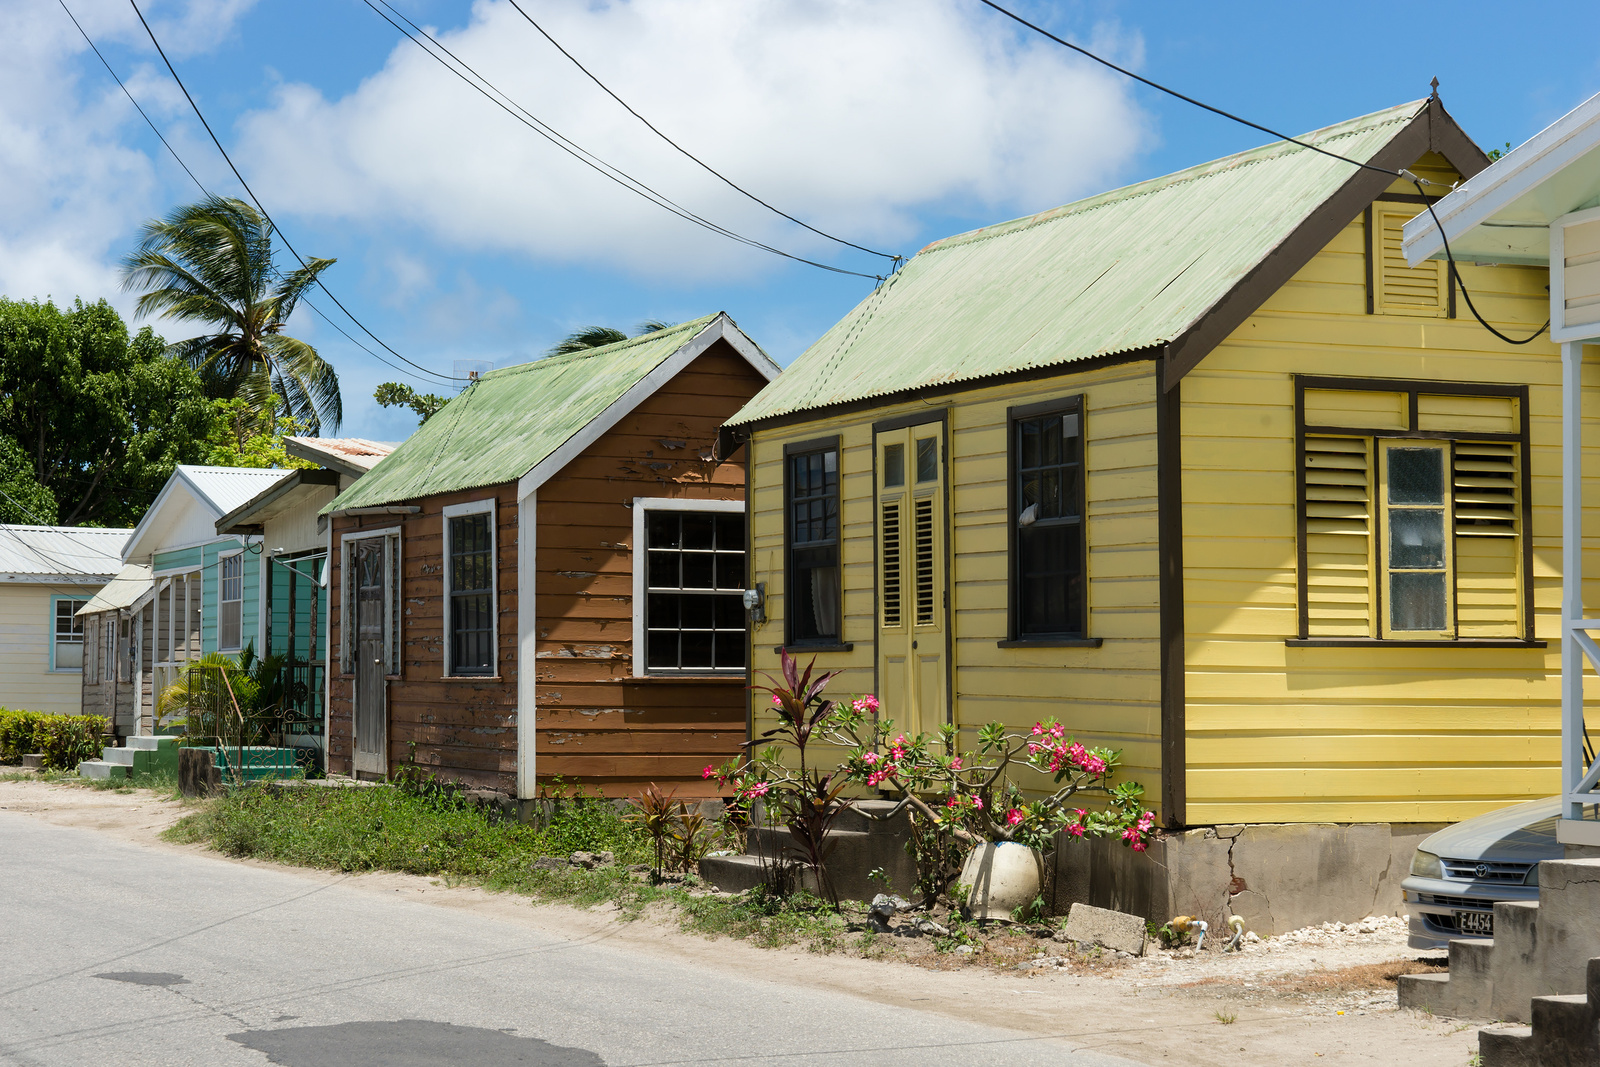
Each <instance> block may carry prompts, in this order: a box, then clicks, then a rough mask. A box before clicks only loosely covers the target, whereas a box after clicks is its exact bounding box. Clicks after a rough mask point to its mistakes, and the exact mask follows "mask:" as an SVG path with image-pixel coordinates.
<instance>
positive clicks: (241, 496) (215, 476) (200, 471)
mask: <svg viewBox="0 0 1600 1067" xmlns="http://www.w3.org/2000/svg"><path fill="white" fill-rule="evenodd" d="M177 473H178V474H179V475H181V476H182V477H183V478H184V480H185V481H187V482H188V483H189V484H190V485H192V486H193V487H194V488H195V491H196V492H198V493H199V494H200V495H201V496H203V497H205V498H206V500H207V502H209V503H210V504H211V506H212V507H214V508H216V509H217V516H218V517H219V518H220V517H221V516H223V515H226V514H227V513H228V512H230V511H232V510H233V509H234V508H236V507H238V506H239V505H241V504H245V503H248V502H249V501H250V500H251V499H252V498H254V497H255V495H256V494H257V493H259V492H261V490H263V489H265V488H266V487H267V486H269V485H271V484H272V483H273V482H275V481H277V480H278V479H279V478H284V477H287V476H288V475H289V474H290V473H291V472H290V471H286V470H279V469H277V468H273V467H266V468H263V467H196V466H191V465H190V464H187V463H184V464H180V465H179V466H178V470H177Z"/></svg>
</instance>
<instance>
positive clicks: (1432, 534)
mask: <svg viewBox="0 0 1600 1067" xmlns="http://www.w3.org/2000/svg"><path fill="white" fill-rule="evenodd" d="M1389 566H1391V567H1417V568H1433V567H1443V566H1444V511H1443V509H1439V510H1434V509H1432V508H1416V509H1412V508H1395V509H1393V510H1391V511H1390V512H1389Z"/></svg>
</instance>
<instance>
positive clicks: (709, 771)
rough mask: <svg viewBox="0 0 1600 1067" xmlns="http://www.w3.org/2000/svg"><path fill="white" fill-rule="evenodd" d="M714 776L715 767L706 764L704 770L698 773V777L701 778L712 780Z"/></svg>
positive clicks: (715, 772)
mask: <svg viewBox="0 0 1600 1067" xmlns="http://www.w3.org/2000/svg"><path fill="white" fill-rule="evenodd" d="M716 774H717V769H716V767H714V766H712V765H711V764H709V763H708V764H706V769H705V770H703V771H701V772H700V777H702V778H714V777H716Z"/></svg>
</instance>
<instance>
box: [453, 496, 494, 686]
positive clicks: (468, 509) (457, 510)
mask: <svg viewBox="0 0 1600 1067" xmlns="http://www.w3.org/2000/svg"><path fill="white" fill-rule="evenodd" d="M498 503H499V499H498V498H497V497H492V496H491V497H486V498H484V499H483V500H469V501H467V502H466V503H464V504H447V505H445V507H444V508H443V510H442V513H441V516H440V519H439V524H440V526H441V527H442V529H441V531H440V537H441V540H440V543H441V544H442V545H444V556H443V558H442V559H441V562H440V572H441V574H442V576H443V588H444V603H443V604H442V605H441V607H442V608H443V611H442V612H441V613H440V618H441V619H442V620H443V622H444V676H445V677H446V678H476V679H479V680H482V679H484V678H498V677H500V526H499V523H498V522H496V511H495V507H496V505H497V504H498ZM485 514H486V515H488V516H489V627H490V628H489V655H490V661H491V662H490V664H489V673H488V674H457V673H456V665H455V659H454V654H455V641H454V640H453V635H452V634H451V631H450V597H451V594H452V593H453V592H454V590H452V589H451V588H450V550H451V544H450V520H451V519H456V518H460V517H461V516H463V515H485Z"/></svg>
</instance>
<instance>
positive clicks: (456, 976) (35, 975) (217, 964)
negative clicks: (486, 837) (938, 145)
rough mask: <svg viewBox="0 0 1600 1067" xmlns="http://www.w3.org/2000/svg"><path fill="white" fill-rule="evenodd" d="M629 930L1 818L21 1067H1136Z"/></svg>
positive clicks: (9, 1000) (2, 989)
mask: <svg viewBox="0 0 1600 1067" xmlns="http://www.w3.org/2000/svg"><path fill="white" fill-rule="evenodd" d="M608 941H609V939H608V938H607V937H605V936H604V935H603V934H594V935H590V936H588V937H583V938H579V939H564V938H559V937H554V936H551V935H549V934H544V933H540V932H539V931H535V930H530V929H527V928H525V927H522V926H519V925H516V924H513V923H507V922H501V921H496V920H494V919H492V918H486V917H484V916H481V915H473V914H465V913H462V912H460V911H457V910H452V909H449V908H445V907H439V906H434V905H429V904H426V903H418V902H416V901H414V900H406V899H387V898H386V897H385V896H384V895H383V894H381V893H375V892H371V891H368V890H365V889H361V888H357V887H353V886H349V885H342V884H339V883H338V882H337V881H329V880H327V879H323V880H322V881H311V880H308V879H305V878H299V877H296V876H294V875H292V874H289V873H285V872H282V871H276V870H271V869H268V868H264V867H253V866H246V865H242V864H238V863H232V862H229V861H226V860H223V859H221V858H213V857H210V856H206V855H201V854H195V853H188V852H183V851H177V850H168V849H158V848H152V847H149V846H145V845H139V844H130V843H126V842H124V841H121V840H118V839H117V838H115V837H112V836H110V835H108V834H105V833H98V832H95V831H91V830H84V829H76V828H72V827H62V826H52V825H49V824H46V823H42V822H40V821H37V820H31V819H28V818H27V817H25V816H22V815H18V814H15V813H11V812H0V1063H4V1064H18V1065H34V1064H40V1065H44V1064H72V1065H78V1064H89V1063H93V1064H113V1065H122V1064H160V1065H182V1064H195V1065H201V1064H203V1065H205V1067H221V1065H227V1064H251V1065H261V1064H267V1063H272V1064H284V1065H289V1067H323V1065H335V1064H336V1065H339V1067H366V1065H374V1067H377V1065H384V1067H389V1065H393V1067H434V1065H444V1064H452V1065H453V1064H471V1065H473V1067H509V1065H512V1064H516V1065H535V1067H591V1065H593V1067H599V1065H602V1064H603V1065H608V1067H643V1065H646V1064H739V1065H743V1064H762V1063H778V1064H811V1063H817V1064H827V1065H830V1067H832V1065H841V1067H843V1065H851V1064H861V1065H867V1064H871V1065H874V1067H886V1065H896V1064H907V1065H910V1064H916V1065H918V1067H931V1065H937V1064H961V1065H963V1067H970V1065H975V1064H1045V1063H1048V1064H1052V1065H1068V1067H1109V1065H1112V1064H1122V1065H1126V1064H1129V1063H1132V1062H1133V1061H1130V1060H1126V1059H1118V1058H1115V1057H1110V1056H1106V1055H1103V1054H1099V1053H1088V1052H1081V1053H1073V1052H1072V1051H1071V1049H1070V1047H1069V1046H1067V1045H1066V1044H1064V1043H1061V1042H1058V1041H1056V1040H1052V1039H1048V1038H1039V1037H1037V1036H1034V1035H1030V1034H1024V1033H1019V1032H1014V1031H1009V1030H1004V1029H999V1028H995V1027H990V1026H984V1025H979V1024H977V1023H974V1022H963V1021H961V1020H960V1019H956V1018H951V1017H949V1016H947V1015H939V1014H933V1013H928V1012H919V1011H916V1010H913V1009H909V1008H905V1007H892V1006H886V1005H882V1004H877V1003H874V1002H873V1001H871V1000H868V999H864V998H861V997H858V996H854V995H850V994H845V993H840V992H832V991H828V990H825V989H817V988H814V987H805V986H799V985H792V984H791V985H786V984H785V983H784V981H783V973H782V971H783V957H782V956H781V955H778V954H774V959H773V966H772V967H771V969H770V972H769V973H768V974H767V975H766V976H764V977H760V978H754V977H734V976H732V975H730V973H729V972H727V971H724V970H719V969H713V968H710V967H706V966H704V965H697V964H694V963H688V962H683V961H674V960H670V959H661V958H655V957H652V956H649V955H645V954H641V953H639V952H638V951H636V950H631V949H629V948H628V947H626V946H624V945H620V944H616V943H608ZM907 977H908V978H910V977H911V976H907Z"/></svg>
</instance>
